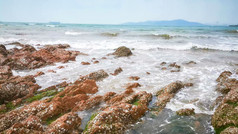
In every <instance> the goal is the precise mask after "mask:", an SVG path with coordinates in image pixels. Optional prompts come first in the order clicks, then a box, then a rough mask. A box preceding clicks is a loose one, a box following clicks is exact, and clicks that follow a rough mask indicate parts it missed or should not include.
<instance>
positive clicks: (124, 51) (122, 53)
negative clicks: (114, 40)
mask: <svg viewBox="0 0 238 134" xmlns="http://www.w3.org/2000/svg"><path fill="white" fill-rule="evenodd" d="M113 55H116V56H117V57H127V56H131V55H132V52H131V50H130V49H129V48H127V47H125V46H121V47H119V48H117V49H116V51H115V52H114V53H113Z"/></svg>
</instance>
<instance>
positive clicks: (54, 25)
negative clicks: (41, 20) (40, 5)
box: [45, 25, 57, 27]
mask: <svg viewBox="0 0 238 134" xmlns="http://www.w3.org/2000/svg"><path fill="white" fill-rule="evenodd" d="M45 26H46V27H57V25H45Z"/></svg>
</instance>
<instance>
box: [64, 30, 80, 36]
mask: <svg viewBox="0 0 238 134" xmlns="http://www.w3.org/2000/svg"><path fill="white" fill-rule="evenodd" d="M64 34H65V35H81V34H82V33H80V32H70V31H67V32H65V33H64Z"/></svg>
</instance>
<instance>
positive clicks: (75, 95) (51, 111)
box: [0, 80, 98, 132]
mask: <svg viewBox="0 0 238 134" xmlns="http://www.w3.org/2000/svg"><path fill="white" fill-rule="evenodd" d="M97 88H98V87H97V85H96V83H95V81H94V80H86V81H83V82H81V83H80V84H74V85H70V86H67V87H66V88H65V90H63V91H61V92H59V93H58V94H57V95H55V96H54V97H53V98H49V99H45V100H39V101H33V102H32V103H30V104H28V105H24V106H23V107H20V108H18V109H14V110H12V111H10V112H7V113H5V114H4V115H3V116H1V118H0V131H4V130H6V129H8V128H10V127H11V126H13V125H14V124H16V123H18V122H22V121H23V120H24V119H26V118H28V117H29V116H31V115H34V116H37V117H38V118H40V119H41V120H43V121H46V120H47V119H50V118H53V117H56V116H58V115H60V114H62V113H67V112H69V111H71V110H72V109H73V108H74V107H75V106H77V104H78V102H81V101H83V100H87V99H89V96H87V95H86V93H95V92H97ZM75 109H76V108H75ZM65 116H67V115H63V116H62V118H63V117H64V118H63V119H62V118H61V117H60V118H59V120H58V119H57V120H56V121H55V122H56V123H57V122H58V123H59V122H61V119H62V120H63V122H61V123H62V126H61V125H60V126H61V127H63V128H64V126H65V125H66V126H67V123H69V122H70V120H68V121H67V120H64V119H65V118H66V117H65ZM70 118H71V115H70ZM67 119H68V116H67ZM75 119H76V117H74V118H72V120H75ZM77 120H78V117H77ZM64 123H66V124H64ZM74 123H80V122H78V121H75V122H74ZM52 124H54V122H53V123H52ZM74 126H75V125H72V124H70V123H69V124H68V126H67V127H66V128H67V129H68V130H67V132H68V131H70V132H71V131H72V130H73V128H74ZM50 127H51V128H54V129H49V130H47V132H48V131H49V132H52V131H55V130H56V131H58V130H59V129H60V128H59V127H58V128H57V126H54V125H52V126H50ZM66 128H64V129H66ZM77 128H78V126H77Z"/></svg>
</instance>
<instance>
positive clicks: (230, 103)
mask: <svg viewBox="0 0 238 134" xmlns="http://www.w3.org/2000/svg"><path fill="white" fill-rule="evenodd" d="M231 75H232V73H231V72H229V71H224V72H222V73H221V75H220V76H219V77H218V78H217V82H218V84H217V90H218V91H219V92H221V93H223V95H224V97H223V100H222V102H221V103H220V104H219V106H218V107H217V109H216V110H215V112H214V115H213V116H212V125H213V127H214V128H215V130H216V133H228V132H229V131H230V132H232V131H233V130H234V131H236V130H237V128H232V129H229V128H228V127H230V126H235V127H236V126H238V116H237V115H238V110H237V108H238V80H236V79H234V78H230V76H231ZM226 128H227V129H226Z"/></svg>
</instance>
